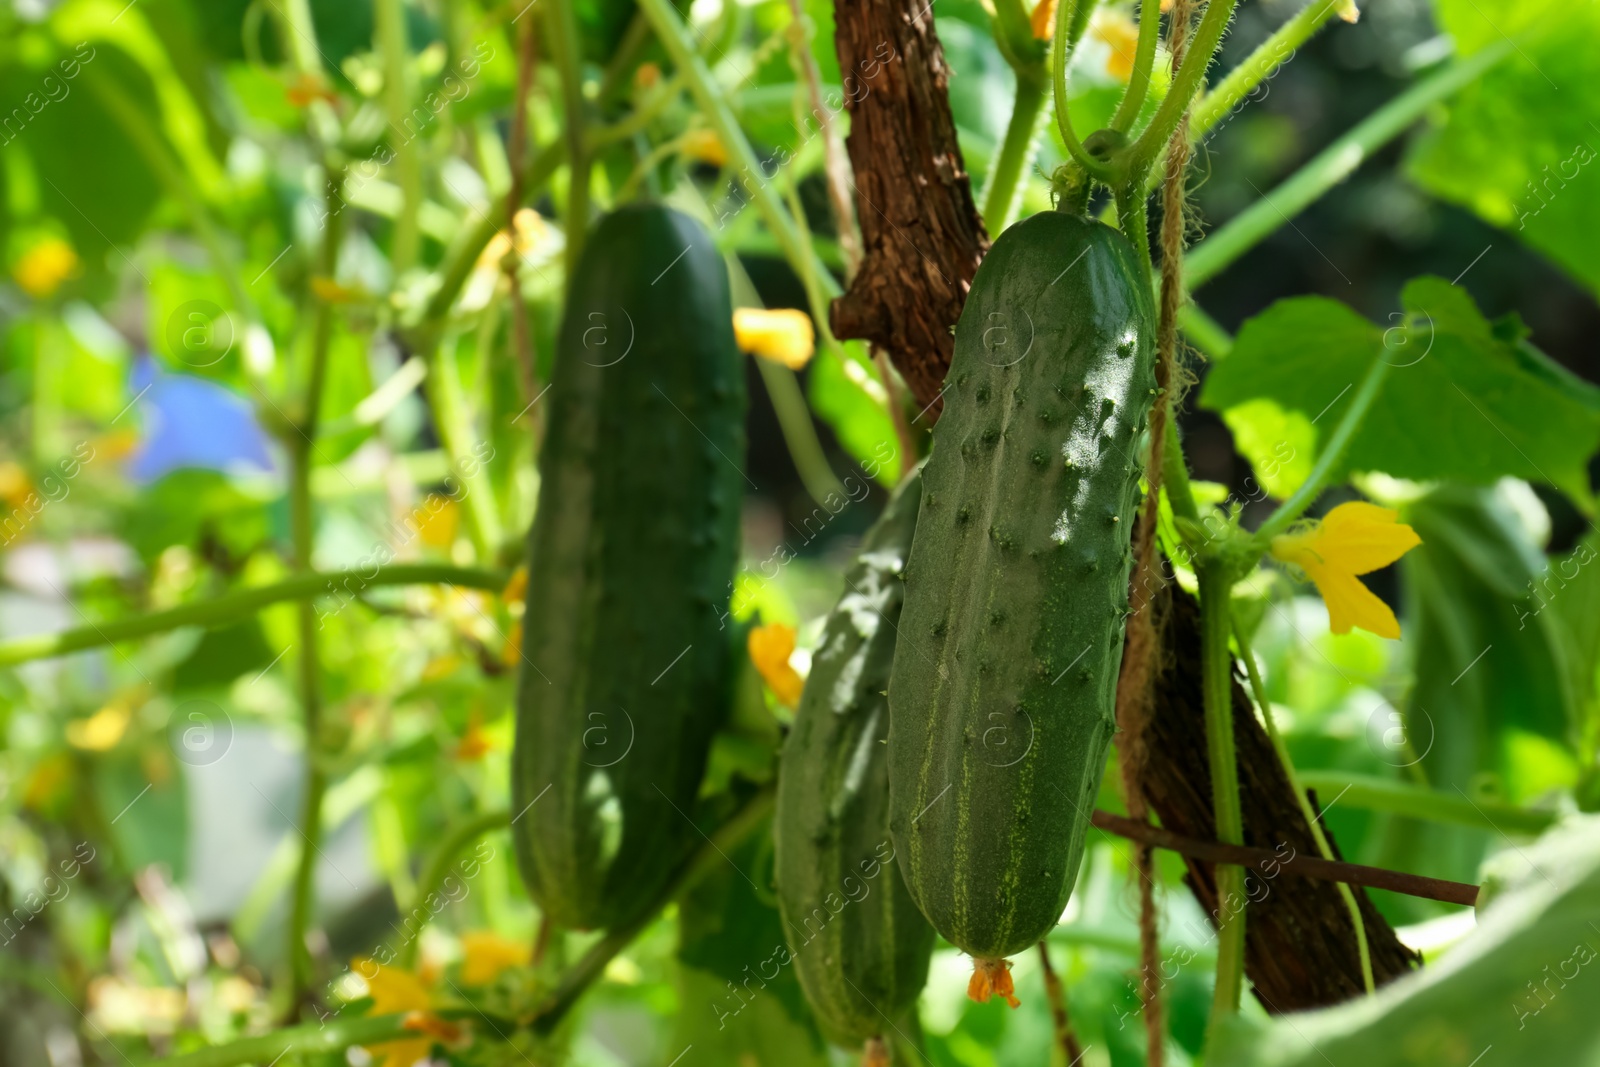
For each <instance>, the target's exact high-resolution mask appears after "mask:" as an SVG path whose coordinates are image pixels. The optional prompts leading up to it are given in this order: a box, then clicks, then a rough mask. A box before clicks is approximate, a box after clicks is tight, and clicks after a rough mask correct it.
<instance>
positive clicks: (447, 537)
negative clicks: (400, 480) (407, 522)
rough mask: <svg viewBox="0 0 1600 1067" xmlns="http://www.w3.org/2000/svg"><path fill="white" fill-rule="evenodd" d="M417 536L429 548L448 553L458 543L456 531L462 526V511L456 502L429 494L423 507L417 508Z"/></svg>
mask: <svg viewBox="0 0 1600 1067" xmlns="http://www.w3.org/2000/svg"><path fill="white" fill-rule="evenodd" d="M416 515H417V535H418V536H419V537H421V538H422V543H423V544H425V545H427V546H428V547H429V548H437V549H440V550H441V551H444V552H448V551H450V549H451V548H452V547H453V546H454V545H455V543H456V530H457V529H459V528H460V526H461V509H460V507H458V506H457V505H456V502H455V501H454V500H451V499H450V498H449V497H447V496H440V495H439V494H437V493H429V494H428V497H427V499H426V500H424V501H423V502H422V506H421V507H419V508H417V512H416Z"/></svg>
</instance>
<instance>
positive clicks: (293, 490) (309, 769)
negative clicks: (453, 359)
mask: <svg viewBox="0 0 1600 1067" xmlns="http://www.w3.org/2000/svg"><path fill="white" fill-rule="evenodd" d="M324 170H325V172H326V174H327V182H328V198H329V207H328V212H327V217H326V221H325V222H324V225H323V234H322V246H321V248H320V250H319V252H318V257H317V263H318V270H319V271H320V272H321V274H322V275H323V277H325V278H330V279H331V278H332V277H333V275H334V271H335V269H336V268H337V266H338V262H339V245H340V242H341V238H342V237H343V236H344V218H345V215H344V207H345V204H344V170H343V169H342V167H339V166H337V165H333V166H326V167H325V168H324ZM334 205H337V206H336V207H335V206H334ZM312 301H313V308H312V312H311V352H310V357H309V358H310V361H311V366H310V370H309V372H308V373H307V375H306V391H305V398H304V401H303V403H302V408H301V412H300V422H299V425H298V426H297V427H294V428H293V429H292V430H291V431H289V433H288V434H287V435H286V440H287V443H288V446H289V530H290V535H291V538H292V541H293V548H294V566H295V570H296V571H298V572H300V573H302V574H306V573H310V572H311V571H312V570H313V568H314V566H315V564H314V562H313V559H312V556H313V554H314V552H315V549H316V514H315V511H314V510H313V504H312V499H311V461H312V457H313V455H314V454H315V452H316V447H317V445H316V441H317V424H318V420H319V417H320V412H321V410H322V393H323V386H324V385H325V384H326V382H327V378H328V347H329V345H330V344H331V343H332V340H333V306H332V305H331V304H330V303H329V302H328V301H326V300H324V299H322V298H320V297H317V296H315V295H313V296H312ZM296 615H297V623H298V630H299V634H300V648H299V650H298V652H299V655H298V657H297V658H298V660H299V670H298V672H297V673H298V683H299V691H300V707H301V712H302V715H303V716H304V724H305V746H306V781H305V791H304V792H303V793H302V794H301V805H300V838H301V849H300V865H299V867H298V869H297V870H296V872H295V881H294V895H293V897H292V898H291V903H290V910H289V928H288V937H289V953H288V954H289V965H290V974H291V981H292V984H291V986H290V995H289V1004H288V1006H287V1011H288V1013H289V1016H290V1017H293V1015H294V1013H295V1012H296V1011H297V1010H298V1008H299V1005H300V1003H301V1001H302V1000H303V999H304V998H305V997H306V996H307V994H308V993H309V992H310V989H311V983H312V980H313V974H312V970H313V964H312V959H311V952H310V950H309V949H308V948H307V947H306V934H307V932H308V931H309V930H310V929H311V924H312V921H313V918H314V914H313V913H314V912H315V911H316V873H317V860H318V859H319V858H320V857H321V855H322V849H321V846H320V841H321V839H322V798H323V794H324V793H326V792H327V788H328V774H327V768H326V767H325V766H324V765H323V760H322V753H321V738H322V732H323V730H322V657H321V654H320V649H319V641H318V632H319V631H320V630H321V629H322V623H321V621H320V620H319V619H318V618H317V612H316V607H315V605H313V604H312V603H311V601H309V600H304V601H301V602H300V603H299V605H298V610H297V612H296Z"/></svg>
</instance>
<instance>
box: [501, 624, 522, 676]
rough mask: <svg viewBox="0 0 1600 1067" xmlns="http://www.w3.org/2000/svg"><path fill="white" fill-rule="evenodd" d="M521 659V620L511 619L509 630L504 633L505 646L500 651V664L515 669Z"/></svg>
mask: <svg viewBox="0 0 1600 1067" xmlns="http://www.w3.org/2000/svg"><path fill="white" fill-rule="evenodd" d="M521 658H522V620H521V619H512V620H511V628H510V629H508V630H507V631H506V644H505V647H504V648H502V649H501V650H500V662H501V663H504V664H505V665H506V666H507V667H515V666H516V665H517V661H518V660H520V659H521Z"/></svg>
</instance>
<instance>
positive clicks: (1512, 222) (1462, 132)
mask: <svg viewBox="0 0 1600 1067" xmlns="http://www.w3.org/2000/svg"><path fill="white" fill-rule="evenodd" d="M1435 7H1436V9H1437V11H1438V16H1439V21H1440V23H1441V24H1442V25H1443V27H1444V29H1445V30H1446V31H1447V32H1448V33H1449V34H1450V35H1451V36H1452V37H1454V38H1455V39H1456V43H1457V45H1458V47H1459V48H1460V49H1461V50H1462V51H1463V52H1464V53H1470V52H1475V51H1478V50H1479V49H1481V48H1483V47H1485V46H1488V45H1491V44H1496V43H1498V42H1500V41H1501V40H1502V39H1504V38H1505V37H1506V35H1508V34H1509V35H1510V36H1511V37H1512V38H1514V39H1515V46H1514V47H1515V51H1514V52H1513V53H1512V54H1511V55H1510V56H1508V57H1507V58H1506V59H1505V60H1503V61H1502V62H1500V63H1499V64H1498V65H1496V66H1495V67H1494V68H1493V69H1492V70H1490V71H1489V72H1488V73H1487V74H1485V75H1484V76H1483V78H1482V79H1480V80H1479V81H1478V82H1476V83H1475V84H1473V85H1471V86H1468V87H1467V88H1466V89H1464V90H1463V91H1462V92H1461V93H1459V94H1458V95H1457V96H1456V97H1455V98H1454V99H1453V100H1452V101H1450V103H1449V104H1448V105H1446V107H1445V108H1444V109H1443V112H1442V113H1443V115H1444V116H1445V117H1444V120H1443V122H1442V123H1441V124H1440V125H1439V126H1438V127H1437V128H1435V129H1434V130H1432V131H1431V132H1430V133H1429V134H1428V136H1427V137H1425V138H1424V139H1422V140H1421V141H1420V142H1419V143H1418V145H1417V148H1416V150H1415V151H1414V152H1413V153H1412V154H1411V157H1410V159H1409V161H1408V171H1409V173H1410V176H1411V177H1412V178H1413V179H1414V180H1416V181H1417V182H1418V183H1419V184H1420V185H1421V186H1422V187H1423V188H1424V189H1426V190H1427V191H1428V192H1430V193H1432V194H1434V195H1435V196H1438V197H1440V198H1441V199H1444V200H1448V201H1450V202H1452V203H1456V204H1460V205H1462V206H1463V207H1466V208H1468V209H1470V210H1472V211H1474V212H1476V213H1477V214H1478V215H1479V216H1481V217H1482V218H1483V219H1484V220H1486V221H1488V222H1490V223H1493V224H1494V225H1496V226H1501V227H1503V228H1505V229H1507V230H1510V231H1511V232H1513V233H1515V234H1516V235H1517V237H1518V238H1519V239H1520V240H1523V241H1526V242H1527V243H1528V244H1529V245H1531V246H1532V247H1534V248H1535V249H1538V250H1539V251H1540V252H1543V253H1544V254H1545V255H1547V256H1549V257H1550V258H1551V259H1553V260H1555V261H1556V263H1558V264H1560V265H1561V266H1562V267H1564V268H1565V269H1566V270H1568V271H1569V272H1571V273H1572V275H1573V276H1574V277H1576V278H1577V279H1578V280H1579V281H1581V282H1583V283H1584V284H1586V285H1588V286H1589V287H1590V289H1591V290H1594V291H1597V292H1600V241H1596V239H1595V238H1596V236H1597V235H1600V166H1595V165H1594V160H1595V158H1596V156H1597V155H1600V94H1596V93H1595V92H1593V91H1592V87H1593V86H1594V84H1595V82H1596V80H1597V79H1600V49H1597V48H1596V47H1595V41H1596V40H1600V7H1597V6H1595V5H1594V4H1573V5H1562V6H1561V7H1560V8H1559V9H1555V5H1553V4H1551V3H1549V2H1548V0H1534V2H1530V0H1437V2H1436V4H1435Z"/></svg>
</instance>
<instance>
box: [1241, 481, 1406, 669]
mask: <svg viewBox="0 0 1600 1067" xmlns="http://www.w3.org/2000/svg"><path fill="white" fill-rule="evenodd" d="M1399 518H1400V513H1399V512H1397V511H1393V510H1391V509H1389V508H1381V507H1379V506H1378V505H1376V504H1368V503H1365V502H1363V501H1352V502H1350V503H1348V504H1340V505H1339V506H1338V507H1336V508H1334V509H1333V510H1332V511H1330V512H1328V514H1327V515H1326V516H1324V517H1323V519H1322V521H1320V522H1313V523H1311V524H1309V525H1308V526H1306V527H1305V528H1303V529H1301V530H1298V531H1296V532H1294V533H1286V534H1280V535H1278V536H1277V537H1274V538H1273V539H1272V555H1273V558H1275V559H1278V560H1282V561H1283V562H1284V563H1292V564H1294V565H1295V566H1296V567H1299V568H1300V569H1301V570H1302V571H1304V572H1305V574H1306V577H1307V578H1310V579H1311V580H1312V581H1313V582H1315V583H1316V586H1317V592H1319V593H1321V594H1322V602H1323V603H1324V604H1326V605H1327V606H1328V628H1329V629H1331V630H1332V631H1333V632H1334V633H1336V634H1347V633H1349V632H1350V629H1351V627H1355V626H1358V627H1360V628H1361V629H1363V630H1366V631H1368V632H1369V633H1375V634H1377V635H1378V636H1379V637H1388V638H1391V639H1398V638H1399V636H1400V622H1399V620H1397V619H1396V618H1395V617H1394V612H1392V611H1390V610H1389V605H1387V604H1385V603H1384V602H1383V601H1382V600H1379V599H1378V597H1377V596H1376V595H1375V594H1374V593H1373V592H1372V590H1370V589H1368V588H1367V587H1366V586H1365V585H1363V584H1362V583H1361V581H1360V579H1358V578H1357V577H1356V575H1358V574H1366V573H1368V572H1369V571H1375V570H1378V569H1379V568H1380V567H1387V566H1388V565H1389V564H1391V563H1393V562H1394V561H1395V560H1397V559H1399V558H1400V557H1401V556H1403V555H1405V554H1406V553H1407V552H1409V551H1411V550H1412V549H1413V548H1415V547H1417V546H1418V545H1420V544H1422V538H1420V537H1418V536H1417V531H1415V530H1413V529H1412V528H1411V527H1409V526H1407V525H1406V524H1405V523H1403V522H1400V521H1398V520H1399Z"/></svg>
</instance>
